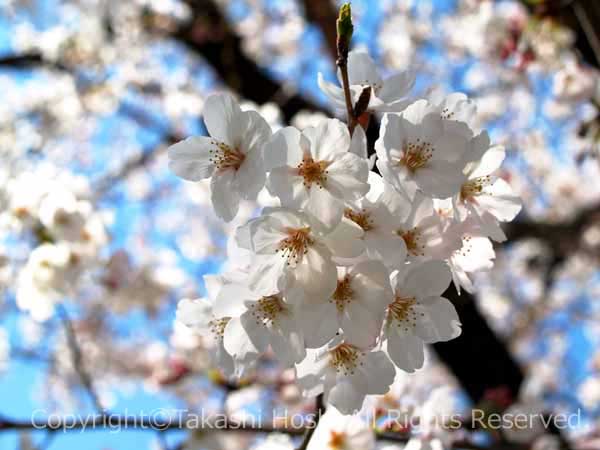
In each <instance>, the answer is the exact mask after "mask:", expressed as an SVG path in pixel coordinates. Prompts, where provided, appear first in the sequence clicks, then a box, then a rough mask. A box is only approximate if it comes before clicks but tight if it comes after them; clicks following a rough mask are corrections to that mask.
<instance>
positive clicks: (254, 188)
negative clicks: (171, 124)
mask: <svg viewBox="0 0 600 450" xmlns="http://www.w3.org/2000/svg"><path fill="white" fill-rule="evenodd" d="M203 114H204V123H205V124H206V128H207V129H208V132H209V134H210V137H207V136H193V137H190V138H187V139H185V140H184V141H181V142H178V143H177V144H174V145H172V146H171V147H170V148H169V167H170V169H171V170H172V171H173V172H174V173H175V174H176V175H178V176H180V177H181V178H183V179H185V180H189V181H199V180H202V179H204V178H209V177H210V178H211V199H212V204H213V207H214V208H215V212H216V213H217V215H218V216H219V217H220V218H222V219H223V220H225V221H227V222H229V221H231V220H232V219H233V218H234V217H235V216H236V214H237V212H238V208H239V203H240V198H243V199H248V200H254V199H255V198H256V196H257V195H258V193H259V191H260V190H261V189H262V187H263V186H264V182H265V169H264V166H263V154H262V148H263V145H264V144H265V143H266V142H267V141H268V140H269V138H270V137H271V128H270V127H269V125H268V124H267V122H266V121H265V120H264V119H263V118H262V117H261V116H260V115H259V114H258V113H257V112H256V111H242V110H241V109H240V107H239V105H238V104H237V103H236V101H235V100H234V99H233V98H232V97H231V96H230V95H226V94H220V95H212V96H210V97H209V98H208V99H206V102H205V104H204V112H203Z"/></svg>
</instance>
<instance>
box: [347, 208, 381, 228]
mask: <svg viewBox="0 0 600 450" xmlns="http://www.w3.org/2000/svg"><path fill="white" fill-rule="evenodd" d="M344 216H345V217H346V218H347V219H350V220H351V221H352V222H354V223H355V224H357V225H358V226H359V227H361V228H362V229H363V230H364V231H369V230H372V229H373V228H374V225H373V221H372V220H371V213H369V212H368V211H366V210H365V209H364V208H363V209H361V210H360V211H354V210H353V209H351V208H346V209H345V210H344Z"/></svg>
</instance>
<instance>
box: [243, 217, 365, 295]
mask: <svg viewBox="0 0 600 450" xmlns="http://www.w3.org/2000/svg"><path fill="white" fill-rule="evenodd" d="M361 236H362V230H361V229H360V228H359V227H358V226H356V225H353V224H352V223H348V222H340V223H339V224H338V226H337V227H336V228H335V229H334V230H333V231H332V232H330V233H327V232H323V231H322V229H321V228H320V227H319V224H315V219H314V218H312V217H311V216H308V215H306V214H303V213H300V212H296V211H294V210H291V209H287V208H265V209H264V210H263V213H262V215H261V216H260V217H258V218H257V219H252V220H250V221H249V222H248V223H247V224H246V225H245V226H244V227H240V228H238V231H237V240H238V244H239V245H240V247H242V248H247V249H249V250H252V251H253V252H254V253H256V254H258V255H259V256H264V258H262V259H260V260H259V263H258V264H257V265H256V267H254V268H253V269H252V275H251V280H250V286H251V288H253V289H255V290H257V291H258V292H261V293H265V294H269V293H272V292H277V291H278V290H281V289H284V288H285V287H286V286H292V285H296V286H299V287H300V288H302V289H303V290H304V291H306V292H307V293H310V294H320V295H330V294H331V293H333V292H334V291H335V288H336V284H337V269H336V265H335V264H334V262H333V257H334V256H339V257H342V258H352V257H355V256H358V255H359V254H360V253H361V251H362V246H361V241H360V237H361ZM269 290H270V291H271V292H269Z"/></svg>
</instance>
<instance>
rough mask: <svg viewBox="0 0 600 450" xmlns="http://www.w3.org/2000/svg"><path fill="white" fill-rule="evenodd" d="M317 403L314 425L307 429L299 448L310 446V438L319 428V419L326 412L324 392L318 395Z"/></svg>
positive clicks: (303, 449)
mask: <svg viewBox="0 0 600 450" xmlns="http://www.w3.org/2000/svg"><path fill="white" fill-rule="evenodd" d="M315 403H316V404H315V414H316V415H315V423H314V424H313V426H311V427H310V428H308V429H307V430H306V434H305V435H304V439H302V442H301V443H300V446H299V447H298V450H306V449H307V448H308V444H309V443H310V440H311V438H312V436H313V434H314V433H315V430H316V429H317V425H318V424H319V420H321V416H322V415H323V413H324V412H325V405H324V402H323V394H319V395H317V398H316V399H315Z"/></svg>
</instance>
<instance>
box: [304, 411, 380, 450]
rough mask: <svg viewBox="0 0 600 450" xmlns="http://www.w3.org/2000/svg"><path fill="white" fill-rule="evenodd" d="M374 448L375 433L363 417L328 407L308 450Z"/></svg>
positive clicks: (364, 449)
mask: <svg viewBox="0 0 600 450" xmlns="http://www.w3.org/2000/svg"><path fill="white" fill-rule="evenodd" d="M342 448H343V449H345V450H374V449H375V434H374V433H373V430H371V429H370V428H369V427H368V425H367V424H366V423H365V421H364V420H363V419H361V418H360V417H358V416H346V415H343V414H341V413H340V412H339V411H338V410H337V409H335V408H328V409H327V411H326V412H325V414H324V415H323V417H321V420H320V421H319V425H318V426H317V429H316V430H315V433H314V435H313V438H312V439H311V441H310V443H309V444H308V448H307V450H331V449H342Z"/></svg>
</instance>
